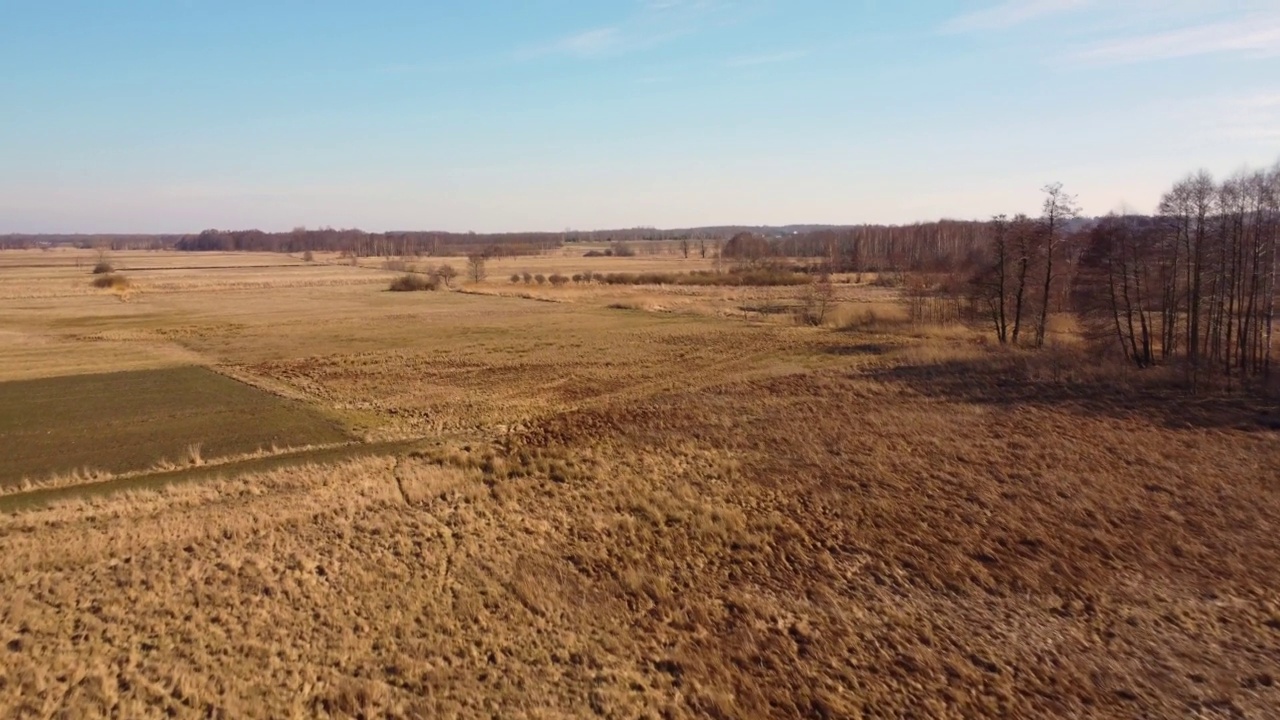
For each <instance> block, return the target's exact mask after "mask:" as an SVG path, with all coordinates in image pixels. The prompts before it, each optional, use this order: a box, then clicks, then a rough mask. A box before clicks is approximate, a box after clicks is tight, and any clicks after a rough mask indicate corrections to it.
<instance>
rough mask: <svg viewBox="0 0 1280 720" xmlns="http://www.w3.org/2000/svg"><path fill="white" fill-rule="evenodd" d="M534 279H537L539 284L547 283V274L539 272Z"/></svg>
mask: <svg viewBox="0 0 1280 720" xmlns="http://www.w3.org/2000/svg"><path fill="white" fill-rule="evenodd" d="M533 279H534V280H536V281H537V283H538V284H539V285H545V284H547V276H546V275H543V274H542V273H538V274H537V275H534V276H533Z"/></svg>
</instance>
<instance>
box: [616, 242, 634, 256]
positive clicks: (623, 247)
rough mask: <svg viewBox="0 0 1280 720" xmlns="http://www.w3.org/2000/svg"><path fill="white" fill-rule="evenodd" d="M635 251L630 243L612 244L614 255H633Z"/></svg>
mask: <svg viewBox="0 0 1280 720" xmlns="http://www.w3.org/2000/svg"><path fill="white" fill-rule="evenodd" d="M635 255H636V251H635V250H632V249H631V246H630V245H627V244H625V243H618V244H617V245H614V246H613V256H614V257H635Z"/></svg>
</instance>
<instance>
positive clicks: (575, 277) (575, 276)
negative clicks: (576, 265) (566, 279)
mask: <svg viewBox="0 0 1280 720" xmlns="http://www.w3.org/2000/svg"><path fill="white" fill-rule="evenodd" d="M573 281H574V282H575V283H580V282H582V273H574V274H573Z"/></svg>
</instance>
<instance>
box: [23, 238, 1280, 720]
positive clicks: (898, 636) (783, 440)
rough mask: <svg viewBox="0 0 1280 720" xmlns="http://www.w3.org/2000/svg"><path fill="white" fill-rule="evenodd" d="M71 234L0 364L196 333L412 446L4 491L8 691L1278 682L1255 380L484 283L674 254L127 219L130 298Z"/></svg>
mask: <svg viewBox="0 0 1280 720" xmlns="http://www.w3.org/2000/svg"><path fill="white" fill-rule="evenodd" d="M49 256H53V257H55V258H58V260H57V262H56V263H51V264H56V265H57V267H51V268H34V267H30V265H33V264H36V262H35V261H36V260H39V259H42V258H47V257H49ZM78 258H79V260H78ZM91 258H92V253H87V252H82V253H80V254H78V255H77V254H76V253H71V252H67V253H60V252H50V253H39V252H33V253H3V252H0V279H3V280H4V282H3V283H2V284H3V286H4V287H3V289H0V293H2V294H0V381H7V380H15V379H23V378H36V377H46V378H58V377H63V376H69V375H77V374H83V373H89V372H107V371H111V370H116V369H123V368H149V367H151V368H153V367H165V366H172V365H177V364H196V365H201V366H206V367H210V368H213V369H214V370H216V371H217V372H220V373H224V374H226V375H229V376H231V377H234V378H236V379H238V380H240V381H242V382H244V383H248V384H250V385H253V386H255V387H259V388H263V389H266V390H267V391H269V392H271V393H273V394H275V395H279V396H282V397H287V398H293V399H296V400H299V401H301V402H303V403H305V404H306V405H307V406H308V407H312V408H315V409H317V410H318V411H322V412H324V413H328V414H332V415H333V416H334V417H339V418H342V419H343V421H344V422H345V423H347V425H348V426H349V427H350V429H351V430H352V432H353V433H354V434H355V436H356V437H357V439H358V440H359V441H360V442H372V441H384V440H393V439H394V440H397V441H403V443H404V444H403V445H400V446H397V449H396V450H394V451H391V450H387V451H379V452H373V453H372V454H371V455H370V456H367V457H363V458H359V459H342V460H333V461H328V460H326V461H323V462H319V461H317V462H314V463H308V462H307V457H306V455H305V454H303V455H301V456H300V457H297V458H290V459H289V460H288V462H285V463H282V464H281V465H279V466H278V467H275V469H271V470H268V471H255V472H252V473H243V472H237V471H236V470H235V469H234V466H231V465H228V466H227V467H228V468H229V469H228V470H227V471H226V472H225V473H222V477H221V478H220V479H209V478H208V477H205V479H203V480H201V481H198V482H188V483H185V484H181V485H175V486H172V487H168V488H165V489H160V490H149V491H144V492H136V493H133V494H128V495H100V494H97V493H86V494H85V495H84V496H82V497H79V498H76V497H73V498H71V499H67V498H66V497H63V498H62V499H60V500H58V501H57V502H55V503H54V504H52V505H47V506H46V505H40V504H37V503H28V504H26V505H21V504H19V503H18V501H19V500H22V499H23V495H22V494H17V495H13V496H10V497H9V498H6V499H9V500H11V501H12V502H13V504H12V505H11V506H8V507H10V508H20V511H19V512H16V513H6V514H2V515H0V588H3V592H2V593H0V656H2V658H3V659H2V660H0V716H4V717H26V716H30V717H48V716H64V717H163V716H170V717H192V718H194V717H366V718H369V717H403V718H415V717H582V716H592V715H604V716H611V717H725V718H728V717H762V718H763V717H798V716H806V717H809V716H813V717H1055V718H1056V717H1133V718H1137V717H1197V716H1202V717H1215V716H1220V717H1256V718H1265V717H1269V714H1270V713H1271V712H1272V710H1273V709H1274V708H1276V707H1280V688H1277V686H1276V681H1277V676H1280V632H1278V631H1277V628H1280V590H1278V589H1277V584H1276V582H1275V578H1276V577H1277V576H1280V539H1278V536H1277V535H1276V533H1275V532H1274V528H1276V527H1280V488H1278V487H1277V486H1276V484H1275V482H1274V481H1273V479H1274V478H1276V477H1280V438H1278V437H1277V434H1276V433H1275V432H1274V431H1270V430H1268V429H1266V425H1265V424H1264V423H1262V422H1260V421H1259V418H1265V417H1267V416H1265V415H1264V414H1263V413H1265V412H1268V411H1269V410H1268V408H1267V407H1266V406H1265V405H1263V404H1259V402H1256V401H1254V400H1250V399H1248V398H1222V399H1188V398H1184V397H1178V396H1170V395H1161V394H1159V392H1158V391H1157V390H1156V389H1153V388H1151V387H1146V386H1141V385H1133V386H1130V385H1126V384H1123V383H1118V382H1114V379H1108V378H1093V377H1086V376H1085V375H1083V374H1080V373H1076V372H1074V371H1072V370H1071V368H1069V367H1068V368H1067V369H1066V370H1065V371H1064V370H1063V369H1062V368H1060V367H1059V366H1058V358H1057V356H1055V355H1051V354H1048V353H1046V354H1043V355H1032V354H1029V353H1022V352H1013V351H1000V350H998V349H994V348H991V347H989V346H988V345H986V344H985V343H983V342H981V341H980V336H979V335H978V334H977V333H975V332H974V331H972V330H970V329H966V328H962V327H946V328H934V327H912V326H910V325H909V324H907V323H906V321H905V316H904V314H903V310H902V308H901V307H900V306H899V305H898V304H897V301H896V297H895V295H894V294H893V292H892V291H890V290H885V289H880V288H870V287H867V286H865V285H855V284H852V283H843V282H838V283H837V299H838V305H837V307H835V308H834V309H833V310H832V319H831V321H830V322H829V323H828V324H827V325H826V326H824V327H807V326H804V327H802V326H800V325H798V324H796V323H794V322H793V321H792V320H791V319H790V317H789V316H788V314H787V313H786V312H772V311H770V310H768V308H772V307H775V306H782V307H788V306H790V305H793V304H795V303H798V302H800V301H801V300H802V299H803V297H802V296H803V293H804V292H805V289H804V288H777V289H742V290H740V289H724V288H684V287H681V288H659V287H644V288H632V287H617V288H615V287H599V286H589V287H568V288H564V289H553V288H527V287H525V286H523V285H521V286H518V287H513V286H511V284H510V283H508V282H507V281H506V278H505V276H506V275H509V274H510V273H511V272H515V271H523V270H524V269H525V267H526V266H527V267H528V269H529V270H530V272H544V273H550V272H561V273H566V274H568V273H573V272H580V271H581V270H584V269H591V270H593V271H600V272H621V271H640V270H653V269H663V270H666V269H672V268H678V269H679V270H683V269H684V267H685V265H684V263H686V261H685V260H683V259H682V258H677V257H672V256H648V257H646V256H644V255H641V256H639V257H637V258H599V259H598V260H599V261H600V262H601V266H600V267H587V266H585V265H576V264H575V263H581V262H587V261H591V262H594V261H595V260H596V259H583V258H580V257H569V256H565V255H560V256H552V257H544V258H537V259H536V260H526V259H510V260H503V261H501V263H495V264H493V265H491V266H490V280H489V281H488V282H486V283H484V284H483V285H481V286H480V287H472V286H471V285H469V284H466V283H463V284H462V285H461V287H462V288H463V290H464V291H463V292H456V291H455V292H445V291H441V292H420V293H391V292H386V290H385V288H386V285H387V283H388V282H389V280H390V279H392V278H393V277H395V275H396V273H394V272H388V271H383V270H381V269H379V268H378V267H376V266H375V267H350V266H349V265H342V264H341V263H339V262H338V261H337V259H336V258H332V259H331V258H324V257H320V258H317V261H316V262H315V263H313V264H306V263H302V262H301V260H299V259H296V258H292V259H291V258H286V257H283V256H273V255H266V254H243V255H236V254H221V255H217V256H214V255H204V254H191V255H181V254H176V253H137V254H132V253H129V254H126V253H121V254H120V255H119V256H117V257H114V258H113V261H115V262H117V264H119V265H122V266H124V267H134V266H137V267H139V268H141V267H150V268H152V269H150V270H135V271H128V270H125V271H124V273H125V274H126V275H129V277H130V278H131V279H135V278H136V281H135V282H136V286H135V290H134V292H132V293H128V294H126V295H123V296H122V295H116V294H112V293H110V292H107V291H101V290H92V289H90V288H89V279H90V276H89V266H90V265H91V264H92V263H91V262H88V260H89V259H91ZM77 262H79V263H80V264H79V266H77ZM379 262H380V261H379ZM417 262H425V260H424V259H418V260H417ZM433 262H438V261H433ZM455 262H456V267H457V268H458V269H459V270H462V269H463V267H464V262H465V261H464V260H463V259H456V260H455ZM687 262H688V263H691V264H692V263H694V261H693V260H690V261H687ZM534 263H538V265H536V266H535V265H534ZM21 265H26V266H28V267H18V266H21ZM252 265H267V266H269V267H249V266H252ZM200 266H204V267H205V268H206V269H182V268H197V267H200ZM211 266H217V267H216V268H212V269H210V268H211ZM161 267H164V268H167V269H163V270H161V269H159V268H161ZM499 268H501V269H502V271H501V272H500V271H499ZM690 269H692V267H691V268H690ZM459 280H461V278H459ZM46 288H54V290H53V291H49V292H44V290H45V289H46ZM42 292H44V294H42ZM520 295H529V296H530V297H529V298H525V297H520ZM744 307H746V308H747V309H746V310H743V308H744ZM761 308H765V309H764V310H762V309H761ZM1063 332H1064V333H1066V332H1067V330H1066V329H1064V330H1063ZM1063 352H1066V350H1063ZM110 421H111V418H109V417H106V418H103V422H107V423H109V422H110ZM316 457H319V455H317V456H316ZM26 499H27V500H30V498H29V497H28V498H26ZM5 507H6V506H5V505H3V503H2V502H0V509H2V508H5Z"/></svg>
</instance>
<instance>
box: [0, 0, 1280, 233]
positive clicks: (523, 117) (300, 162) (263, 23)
mask: <svg viewBox="0 0 1280 720" xmlns="http://www.w3.org/2000/svg"><path fill="white" fill-rule="evenodd" d="M0 98H3V100H2V101H0V233H6V232H194V231H198V230H201V229H204V228H221V229H242V228H255V227H256V228H261V229H263V230H286V229H289V228H293V227H296V226H307V227H321V226H333V227H360V228H363V229H365V230H368V231H383V230H409V229H415V230H426V229H436V230H450V231H477V232H495V231H515V230H549V231H558V230H564V229H577V230H585V229H595V228H618V227H637V226H653V227H691V226H699V225H719V224H739V225H763V224H774V225H780V224H788V223H832V224H853V223H907V222H914V221H923V220H933V219H938V218H943V217H947V218H959V219H971V218H983V217H988V216H990V215H992V214H994V213H1017V212H1027V213H1032V214H1034V213H1036V212H1037V210H1038V208H1039V203H1040V188H1041V187H1042V186H1044V185H1045V184H1046V183H1050V182H1061V183H1063V184H1064V185H1065V187H1066V189H1067V191H1068V192H1070V193H1073V194H1075V195H1076V196H1077V197H1078V199H1079V202H1080V204H1081V206H1082V207H1083V209H1084V210H1085V211H1086V212H1088V213H1090V214H1104V213H1107V212H1109V211H1112V210H1119V209H1122V208H1128V209H1133V210H1137V211H1143V212H1149V211H1151V210H1153V209H1154V207H1155V205H1156V203H1157V202H1158V200H1159V197H1160V194H1161V193H1162V192H1163V191H1164V190H1166V189H1167V188H1168V187H1169V186H1170V185H1172V183H1173V182H1174V181H1176V180H1177V179H1178V178H1180V177H1182V176H1183V175H1185V174H1187V173H1188V172H1191V171H1194V170H1197V169H1199V168H1205V169H1208V170H1209V171H1211V172H1213V173H1214V174H1215V175H1219V176H1222V175H1227V174H1230V173H1232V172H1236V171H1238V170H1241V169H1243V168H1246V167H1269V166H1271V165H1273V164H1274V163H1276V162H1277V160H1280V0H1217V1H1209V0H591V1H589V2H588V1H586V0H519V1H517V0H468V2H465V3H464V2H441V1H431V0H416V1H412V0H365V1H364V2H354V0H347V1H339V0H114V1H112V2H104V1H103V0H0Z"/></svg>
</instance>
